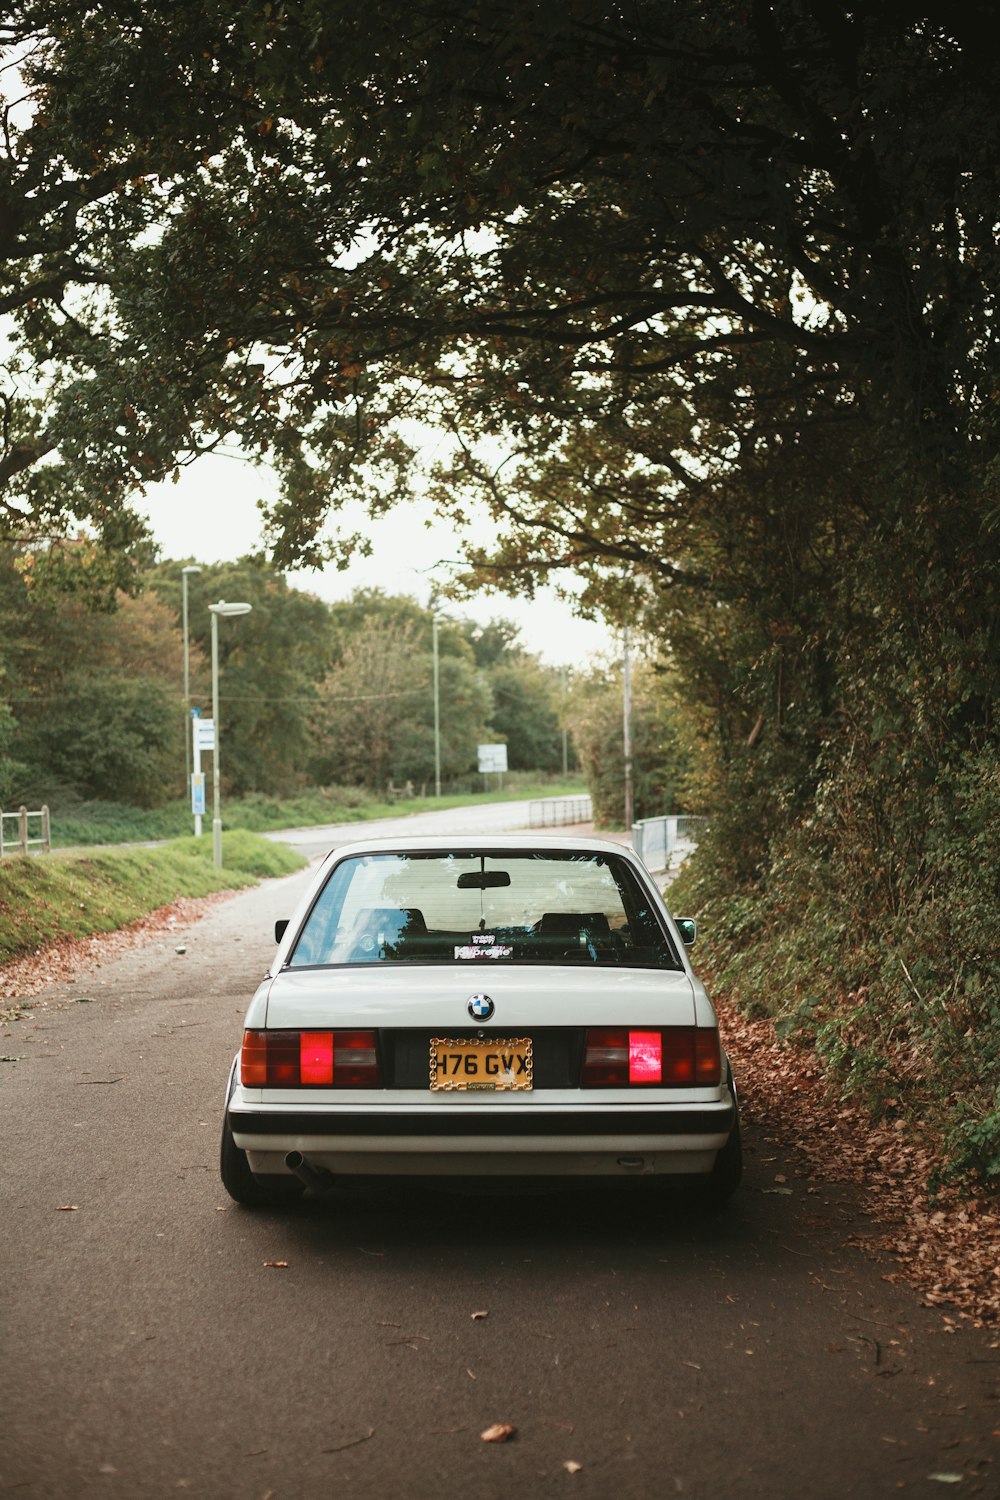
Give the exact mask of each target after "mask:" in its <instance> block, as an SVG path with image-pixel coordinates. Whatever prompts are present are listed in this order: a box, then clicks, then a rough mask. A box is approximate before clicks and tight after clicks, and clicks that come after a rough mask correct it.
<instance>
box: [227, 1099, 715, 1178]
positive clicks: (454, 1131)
mask: <svg viewBox="0 0 1000 1500" xmlns="http://www.w3.org/2000/svg"><path fill="white" fill-rule="evenodd" d="M735 1118H736V1110H735V1105H734V1104H733V1101H732V1099H731V1098H729V1097H726V1098H723V1099H721V1100H718V1101H713V1102H712V1103H704V1104H696V1105H693V1104H683V1105H681V1104H678V1105H675V1106H659V1107H646V1108H643V1107H637V1106H633V1107H629V1108H621V1107H614V1106H610V1107H605V1108H603V1109H594V1108H586V1107H577V1108H554V1107H548V1108H545V1109H544V1110H538V1109H530V1108H527V1109H518V1108H514V1107H507V1108H503V1109H500V1110H497V1109H490V1108H476V1107H474V1106H471V1107H460V1108H449V1109H448V1110H447V1112H442V1111H440V1110H435V1109H427V1110H420V1109H414V1108H405V1109H402V1108H395V1109H393V1108H381V1109H372V1108H368V1109H365V1110H334V1109H324V1110H318V1109H313V1110H302V1109H289V1108H288V1107H287V1106H278V1107H271V1108H266V1107H261V1106H259V1105H250V1106H249V1107H248V1106H247V1105H246V1104H242V1105H240V1104H237V1103H235V1102H231V1103H230V1108H229V1124H230V1128H231V1130H232V1133H233V1138H234V1140H235V1143H236V1145H237V1146H239V1147H240V1148H241V1149H242V1150H244V1151H246V1152H247V1154H248V1158H249V1162H250V1167H251V1170H252V1171H254V1172H256V1173H281V1172H285V1171H287V1170H288V1168H287V1167H286V1166H285V1156H286V1155H287V1154H288V1153H289V1152H293V1151H294V1152H299V1153H300V1154H301V1155H302V1156H303V1157H304V1158H305V1159H306V1160H307V1161H308V1162H310V1163H311V1164H313V1165H315V1166H318V1167H323V1168H325V1169H326V1170H327V1171H329V1172H332V1173H334V1174H337V1175H344V1174H346V1175H359V1174H361V1175H368V1174H383V1173H389V1174H393V1175H395V1174H402V1175H439V1174H440V1175H447V1174H459V1175H469V1174H486V1175H505V1176H506V1175H516V1176H538V1175H549V1174H552V1175H563V1174H569V1175H585V1176H603V1175H614V1176H621V1175H636V1174H639V1175H655V1174H669V1175H677V1174H684V1175H686V1174H691V1173H695V1174H699V1173H706V1172H709V1171H711V1169H712V1166H713V1164H714V1162H715V1158H716V1154H717V1153H718V1152H719V1151H720V1150H721V1149H722V1147H723V1146H724V1145H725V1144H726V1141H727V1139H728V1138H729V1134H730V1131H731V1130H732V1127H733V1124H734V1122H735Z"/></svg>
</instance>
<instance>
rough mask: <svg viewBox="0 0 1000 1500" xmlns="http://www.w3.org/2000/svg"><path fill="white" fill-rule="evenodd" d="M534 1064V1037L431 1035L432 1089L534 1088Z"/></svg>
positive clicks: (494, 1091) (471, 1090)
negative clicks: (532, 1045)
mask: <svg viewBox="0 0 1000 1500" xmlns="http://www.w3.org/2000/svg"><path fill="white" fill-rule="evenodd" d="M531 1065H532V1055H531V1038H530V1036H463V1037H451V1036H432V1037H431V1075H430V1076H431V1088H432V1089H460V1090H463V1091H465V1092H470V1093H471V1092H473V1091H476V1092H480V1093H481V1092H486V1093H491V1094H492V1093H497V1092H499V1091H500V1090H510V1089H530V1088H531V1086H532V1084H531Z"/></svg>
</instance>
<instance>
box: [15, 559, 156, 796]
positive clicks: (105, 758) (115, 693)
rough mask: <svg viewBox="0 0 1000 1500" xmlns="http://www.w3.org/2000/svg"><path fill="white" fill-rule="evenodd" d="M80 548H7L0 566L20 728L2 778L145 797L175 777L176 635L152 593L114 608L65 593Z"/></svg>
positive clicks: (48, 789) (52, 790) (80, 565)
mask: <svg viewBox="0 0 1000 1500" xmlns="http://www.w3.org/2000/svg"><path fill="white" fill-rule="evenodd" d="M91 556H92V553H91V551H90V549H89V548H87V547H86V546H81V547H80V548H78V549H76V555H75V556H73V557H72V558H70V559H68V560H67V559H64V558H62V557H60V556H59V555H56V556H52V555H51V554H46V553H42V554H35V553H33V552H28V553H11V552H9V551H8V552H7V554H6V555H5V556H4V558H3V560H2V566H0V616H2V623H3V665H4V667H5V671H6V684H7V691H8V693H9V695H10V700H11V703H12V705H13V707H14V709H15V711H16V719H17V725H16V729H14V730H13V732H12V734H11V736H10V749H11V752H12V754H13V755H14V757H15V758H16V760H17V762H18V763H19V764H18V766H17V767H16V768H9V769H10V774H9V776H8V780H9V781H12V782H13V789H16V791H17V794H18V795H21V796H25V797H29V799H30V800H32V801H36V800H44V801H52V800H53V798H54V796H56V795H59V794H65V793H67V792H68V793H70V794H72V795H76V796H84V797H101V798H105V799H108V800H112V801H121V802H135V803H138V804H141V805H152V804H155V803H157V802H161V801H163V800H165V799H166V798H167V797H168V796H169V795H170V794H171V792H174V791H176V790H177V789H178V787H179V783H180V780H181V779H182V775H183V762H184V753H183V740H182V738H181V717H180V712H179V709H180V690H181V682H182V675H181V674H182V657H181V638H180V633H179V631H176V630H175V629H174V628H173V623H172V621H171V618H170V614H169V611H168V610H167V609H166V608H164V606H163V605H161V604H159V602H158V601H157V599H156V598H155V596H154V595H151V594H150V595H145V596H143V597H141V598H138V599H129V598H126V597H125V596H121V597H120V598H119V599H118V601H117V608H115V609H113V610H112V609H95V608H94V607H93V599H92V598H91V597H90V596H89V595H88V593H86V592H84V593H83V594H77V595H73V594H71V595H69V596H67V594H66V593H65V591H64V589H63V587H62V585H63V584H64V582H65V579H66V578H67V576H70V574H71V573H72V572H73V571H74V570H85V568H86V562H87V559H88V558H89V557H91Z"/></svg>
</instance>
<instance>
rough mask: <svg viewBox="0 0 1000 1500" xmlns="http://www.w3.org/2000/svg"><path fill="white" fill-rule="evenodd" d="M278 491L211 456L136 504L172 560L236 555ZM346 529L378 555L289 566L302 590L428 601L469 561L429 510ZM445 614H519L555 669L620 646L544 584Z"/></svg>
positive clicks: (251, 542) (265, 476) (262, 472)
mask: <svg viewBox="0 0 1000 1500" xmlns="http://www.w3.org/2000/svg"><path fill="white" fill-rule="evenodd" d="M273 493H274V479H273V476H272V475H271V474H270V473H269V471H268V470H267V469H260V468H254V466H253V465H252V464H249V463H247V462H244V461H242V460H240V459H238V458H227V457H224V456H222V455H219V454H211V455H207V456H205V457H203V458H201V459H199V460H198V461H197V462H196V463H195V464H192V465H191V467H190V468H188V469H185V470H182V472H181V476H180V479H179V480H178V482H177V484H171V483H169V482H167V483H164V484H159V485H151V486H150V487H149V489H148V491H147V493H146V497H145V500H142V499H140V500H138V501H137V502H136V509H137V510H139V511H141V512H142V513H143V514H145V515H147V516H148V517H149V519H150V522H151V526H152V532H153V536H154V537H155V539H156V541H157V543H158V545H159V547H160V549H161V552H162V555H163V556H164V557H165V558H169V557H173V558H182V557H192V558H194V559H195V561H197V562H203V563H214V562H232V561H235V559H236V558H238V557H240V556H242V555H243V554H244V553H247V552H252V551H253V550H254V549H255V548H257V547H259V546H260V544H261V517H260V512H259V511H258V509H257V501H258V500H259V499H260V498H262V497H264V498H271V495H272V494H273ZM428 518H430V520H431V524H430V525H428V524H427V521H428ZM343 529H344V530H345V531H355V530H358V531H365V532H366V533H367V534H368V535H370V536H371V537H372V539H373V542H374V551H373V555H372V556H371V557H368V558H360V559H359V560H358V561H357V562H356V563H354V564H353V565H352V566H351V567H350V568H348V569H347V570H346V571H344V572H340V571H338V570H337V569H336V568H333V567H331V568H327V569H324V570H323V571H322V572H315V571H312V570H305V569H303V570H302V571H300V572H296V573H290V574H289V575H288V581H289V583H290V584H291V585H292V586H293V587H294V588H301V589H304V590H306V591H308V592H309V593H313V594H317V595H318V596H319V597H320V598H321V599H326V600H328V601H330V602H333V601H334V600H337V599H346V598H347V597H348V596H349V595H350V594H351V593H352V592H353V591H354V589H356V588H379V589H382V590H383V591H384V592H385V593H387V594H409V595H411V596H412V597H413V598H415V599H417V600H418V601H419V602H420V603H421V604H424V605H426V604H427V603H428V600H429V597H430V594H431V591H432V589H433V588H434V585H435V583H436V584H437V585H438V587H440V586H441V585H442V584H443V583H444V582H446V581H447V579H448V578H449V576H450V575H451V573H452V571H453V569H452V568H450V567H449V566H448V563H449V561H450V562H452V563H454V562H456V561H460V560H461V547H460V545H459V543H458V542H457V541H456V539H455V534H454V532H453V531H452V529H451V528H450V527H448V526H446V525H445V524H444V523H443V522H441V521H439V520H437V519H436V518H433V517H432V516H431V512H430V507H427V509H426V510H424V509H422V508H421V507H420V506H419V505H417V504H412V505H410V506H407V507H400V508H399V509H398V510H396V511H395V512H394V513H393V514H392V515H391V516H389V517H387V518H386V519H384V520H381V521H376V522H372V521H370V520H367V519H366V518H362V516H361V515H360V513H357V512H355V513H350V512H345V514H344V517H343ZM446 612H448V613H453V614H455V615H456V616H459V617H461V618H467V619H473V620H476V621H477V622H478V623H479V624H483V625H485V624H487V623H488V622H489V621H490V620H492V619H496V618H497V617H502V618H504V619H509V620H513V621H514V622H515V623H516V624H517V625H518V626H519V628H520V631H521V644H522V645H523V646H524V647H525V649H526V650H528V651H531V652H533V653H534V654H535V655H537V656H539V657H541V659H542V660H543V661H545V662H548V663H550V664H551V665H553V666H562V665H566V666H571V667H572V666H576V667H585V666H586V665H587V664H588V662H589V661H590V659H591V658H593V657H595V656H602V655H605V654H611V653H612V652H613V651H614V649H615V634H614V632H613V631H612V630H611V628H610V627H609V626H607V625H605V624H603V623H601V624H598V623H594V622H592V621H588V620H581V619H579V618H577V617H576V616H575V615H574V614H573V612H572V610H571V608H570V606H569V605H568V604H567V603H565V602H564V601H562V600H560V599H558V598H557V597H556V595H555V593H554V591H553V590H552V589H545V590H539V591H538V593H537V595H536V598H535V599H534V600H524V599H509V598H507V597H505V596H503V595H498V594H485V593H483V594H481V595H478V596H476V597H475V598H472V599H469V600H463V601H459V602H457V603H456V604H454V605H448V606H446Z"/></svg>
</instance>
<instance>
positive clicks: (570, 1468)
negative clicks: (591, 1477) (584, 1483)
mask: <svg viewBox="0 0 1000 1500" xmlns="http://www.w3.org/2000/svg"><path fill="white" fill-rule="evenodd" d="M563 1468H564V1469H565V1470H566V1473H567V1474H579V1472H580V1470H581V1469H582V1468H583V1464H578V1463H577V1462H576V1459H574V1458H567V1460H566V1462H565V1463H564V1464H563Z"/></svg>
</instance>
